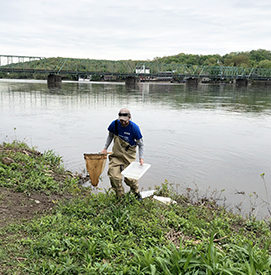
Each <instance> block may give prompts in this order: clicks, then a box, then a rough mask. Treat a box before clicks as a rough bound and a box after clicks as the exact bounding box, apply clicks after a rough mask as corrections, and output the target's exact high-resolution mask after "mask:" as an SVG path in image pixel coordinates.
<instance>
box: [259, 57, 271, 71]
mask: <svg viewBox="0 0 271 275" xmlns="http://www.w3.org/2000/svg"><path fill="white" fill-rule="evenodd" d="M258 68H266V69H271V60H267V59H265V60H262V61H260V62H259V65H258Z"/></svg>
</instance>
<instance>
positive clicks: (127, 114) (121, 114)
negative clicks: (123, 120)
mask: <svg viewBox="0 0 271 275" xmlns="http://www.w3.org/2000/svg"><path fill="white" fill-rule="evenodd" d="M119 116H130V114H129V113H119Z"/></svg>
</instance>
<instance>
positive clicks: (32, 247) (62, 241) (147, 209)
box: [0, 142, 271, 275]
mask: <svg viewBox="0 0 271 275" xmlns="http://www.w3.org/2000/svg"><path fill="white" fill-rule="evenodd" d="M3 158H4V160H5V161H6V164H4V163H0V186H5V188H9V189H12V190H13V191H14V192H15V191H16V192H24V194H25V196H27V195H29V193H31V192H34V191H35V192H40V193H44V192H48V193H52V192H53V193H58V192H60V193H62V194H63V193H65V192H69V193H72V194H73V196H72V197H71V198H70V199H66V200H59V201H58V202H55V207H54V209H53V211H51V212H48V213H46V214H44V215H42V216H34V217H33V218H32V219H31V220H27V221H23V222H17V223H16V222H13V223H10V224H8V225H6V226H4V227H2V228H0V243H1V248H0V273H1V274H95V275H96V274H157V275H158V274H159V275H160V274H161V275H162V274H163V275H164V274H168V275H170V274H186V275H189V274H193V275H194V274H198V275H199V274H209V275H211V274H227V275H229V274H251V275H253V274H255V275H256V274H270V273H271V257H270V248H271V247H270V243H271V239H270V224H269V223H268V222H264V221H257V220H256V219H255V217H251V218H250V219H244V218H243V217H241V216H239V215H234V214H232V213H230V212H227V211H226V210H225V208H223V207H221V206H218V205H217V203H216V202H215V201H214V200H213V199H206V198H202V199H199V200H198V201H196V202H192V201H191V199H190V196H189V192H191V190H188V195H187V194H186V195H182V194H178V193H177V192H176V191H175V190H174V188H173V186H172V185H171V184H169V183H168V182H165V183H163V184H161V186H159V187H157V192H156V194H157V195H163V196H170V197H171V198H172V199H173V200H175V201H176V202H177V203H175V204H171V205H165V204H163V203H161V202H158V201H156V200H154V199H152V198H145V199H144V200H143V203H140V202H138V201H137V200H136V199H135V198H134V196H133V195H132V194H130V193H127V194H126V196H125V198H123V199H122V200H117V199H116V198H115V196H114V194H113V193H112V192H111V191H110V190H106V191H105V192H92V191H91V189H89V188H83V189H82V188H81V187H80V184H79V178H78V177H71V176H69V177H68V178H70V180H67V178H66V179H65V180H64V181H63V179H62V180H59V179H61V177H62V176H63V174H65V173H66V172H65V171H64V169H63V167H61V166H60V162H61V157H59V156H56V155H55V154H54V153H53V152H52V151H48V152H46V153H45V154H40V153H38V152H36V151H35V150H34V149H30V148H28V147H27V146H26V145H25V144H23V143H20V142H15V143H12V144H4V145H3V146H2V147H0V160H1V159H2V162H3ZM6 158H8V159H6ZM8 160H10V162H9V163H8V162H7V161H8ZM12 160H13V161H14V162H12ZM34 173H35V174H34ZM57 173H59V177H57ZM17 178H19V179H20V180H15V179H17ZM2 199H3V198H2ZM0 201H1V200H0ZM0 209H1V204H0Z"/></svg>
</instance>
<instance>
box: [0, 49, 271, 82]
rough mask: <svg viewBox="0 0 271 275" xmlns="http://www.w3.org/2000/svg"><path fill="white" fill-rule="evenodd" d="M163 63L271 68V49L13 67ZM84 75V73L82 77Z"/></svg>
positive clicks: (117, 67)
mask: <svg viewBox="0 0 271 275" xmlns="http://www.w3.org/2000/svg"><path fill="white" fill-rule="evenodd" d="M144 62H147V63H163V64H183V65H197V66H198V65H207V66H228V67H241V68H244V69H246V68H263V69H270V68H271V51H268V50H264V49H258V50H251V51H247V52H231V53H228V54H225V55H219V54H212V55H200V54H185V53H179V54H177V55H172V56H164V57H156V58H154V59H153V60H118V61H109V60H94V59H75V58H67V59H65V58H62V57H51V58H46V59H40V60H39V59H37V60H33V61H28V62H23V63H20V62H19V63H12V64H11V67H12V68H15V69H16V68H24V69H26V71H27V69H34V68H35V69H40V70H51V69H55V70H56V71H58V70H59V69H60V68H62V69H63V70H64V71H77V70H79V71H81V72H84V71H85V72H90V71H94V72H96V71H100V72H110V73H114V72H117V73H127V72H133V70H134V69H135V67H136V65H137V64H138V63H144ZM77 77H78V76H77V75H65V74H63V75H62V79H66V80H77ZM82 77H84V76H82ZM0 78H15V79H19V78H21V79H24V78H31V79H47V75H46V74H38V73H35V74H33V73H27V72H25V73H14V72H11V73H4V72H2V73H0ZM92 80H101V77H100V75H99V74H98V75H93V76H92Z"/></svg>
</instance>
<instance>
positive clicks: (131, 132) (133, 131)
mask: <svg viewBox="0 0 271 275" xmlns="http://www.w3.org/2000/svg"><path fill="white" fill-rule="evenodd" d="M117 127H118V136H119V137H120V138H121V139H123V140H124V141H126V142H128V143H129V144H130V145H131V146H135V145H136V143H135V141H136V140H138V139H141V138H142V134H141V132H140V129H139V127H138V125H137V124H135V123H134V122H133V121H131V120H130V121H129V125H128V126H126V127H121V124H120V121H119V120H118V122H117ZM108 131H109V132H111V133H113V134H114V135H116V131H115V120H114V121H112V122H111V124H110V125H109V127H108Z"/></svg>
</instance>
